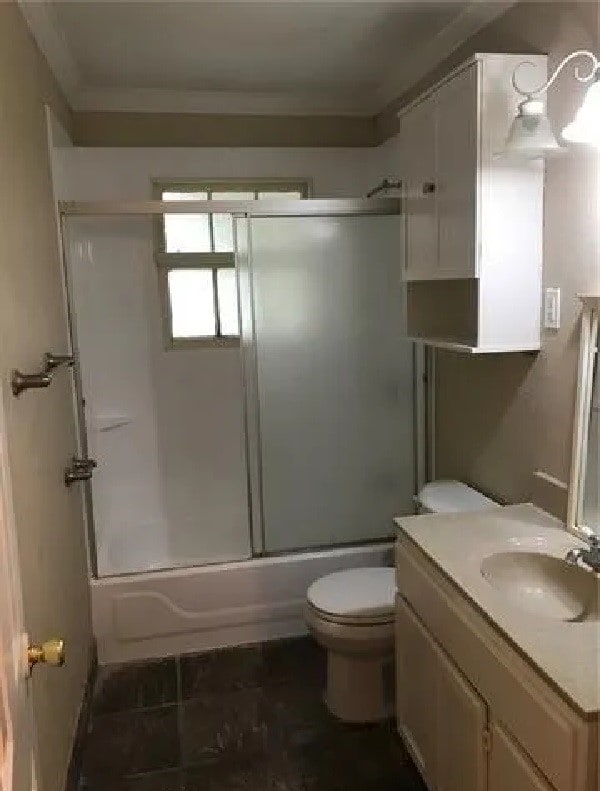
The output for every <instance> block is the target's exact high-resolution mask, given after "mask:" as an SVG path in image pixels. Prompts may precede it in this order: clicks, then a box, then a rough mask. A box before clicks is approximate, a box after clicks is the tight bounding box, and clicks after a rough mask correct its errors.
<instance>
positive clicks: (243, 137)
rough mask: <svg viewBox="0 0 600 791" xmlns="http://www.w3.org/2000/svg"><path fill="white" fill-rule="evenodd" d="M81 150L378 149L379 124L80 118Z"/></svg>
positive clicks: (340, 119) (77, 139)
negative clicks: (188, 148)
mask: <svg viewBox="0 0 600 791" xmlns="http://www.w3.org/2000/svg"><path fill="white" fill-rule="evenodd" d="M73 132H74V135H73V141H74V143H75V145H78V146H106V147H108V146H136V147H142V146H204V147H209V146H220V147H222V146H228V147H229V146H235V147H247V146H285V147H292V146H311V147H317V146H337V147H341V146H344V147H348V146H349V147H356V146H372V145H375V137H376V134H375V119H374V118H367V117H352V116H351V117H344V116H268V115H202V114H199V113H125V112H119V113H116V112H114V113H112V112H111V113H92V112H87V113H76V114H75V116H74V129H73Z"/></svg>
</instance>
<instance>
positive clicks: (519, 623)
mask: <svg viewBox="0 0 600 791" xmlns="http://www.w3.org/2000/svg"><path fill="white" fill-rule="evenodd" d="M395 522H396V524H397V526H398V527H399V529H400V530H402V531H403V532H404V534H405V535H406V536H408V537H409V538H410V539H411V540H412V541H413V542H414V544H415V545H416V546H417V547H419V548H420V549H421V550H422V551H423V552H424V553H425V555H426V556H427V557H428V558H430V560H432V561H433V563H434V564H435V565H436V566H438V567H439V569H440V570H441V571H442V572H443V573H444V574H445V576H446V577H447V578H448V579H449V580H450V581H451V582H453V583H454V584H455V585H456V586H457V587H458V588H459V589H460V591H461V592H462V593H463V594H464V595H465V596H467V597H468V598H469V599H470V600H471V602H472V603H473V604H474V605H475V606H476V607H477V608H478V609H479V610H481V612H482V613H483V614H484V615H485V616H486V617H487V618H488V620H489V621H491V622H492V623H493V624H494V625H495V626H496V627H497V628H498V630H499V631H501V632H502V633H503V634H504V636H505V637H507V638H508V640H509V641H510V642H511V643H513V644H514V645H515V647H516V648H517V649H518V650H519V652H520V653H521V654H522V655H523V656H524V657H525V658H526V659H527V660H528V661H529V662H530V663H531V665H532V666H534V667H535V668H536V669H537V670H538V671H540V672H541V674H542V675H543V676H544V677H546V679H547V680H548V681H550V683H551V684H552V685H553V686H554V687H556V688H557V690H558V691H559V692H561V694H562V695H563V697H564V698H566V699H567V700H568V701H569V702H570V703H571V704H572V705H574V706H575V707H576V708H577V709H578V710H579V711H580V712H582V713H584V714H586V715H587V716H589V715H592V714H595V713H598V712H599V711H600V622H598V621H584V622H569V621H559V620H553V619H552V618H546V617H542V616H539V615H535V614H531V613H528V612H526V611H524V610H521V609H520V608H519V607H518V606H516V605H514V604H510V603H507V598H506V594H505V593H503V592H501V591H499V590H497V589H496V588H494V587H493V586H492V585H491V584H490V583H489V582H488V581H487V580H486V579H485V578H484V577H483V576H482V574H481V563H482V561H483V560H484V558H486V557H489V556H490V555H492V554H494V553H496V552H505V551H511V550H514V551H529V552H531V551H534V552H541V553H544V554H547V555H553V556H555V557H559V558H564V557H565V554H566V553H567V551H568V550H569V549H570V548H572V547H577V546H583V543H582V542H581V541H578V540H577V538H575V537H574V536H572V535H570V534H569V533H567V532H566V530H565V529H564V527H563V525H562V523H561V522H559V521H558V520H556V519H554V518H553V517H551V516H549V515H548V514H546V513H545V512H544V511H541V510H540V509H539V508H536V507H535V506H533V505H529V504H524V505H511V506H506V507H505V508H494V509H490V510H488V511H478V512H473V513H469V514H437V515H422V516H411V517H398V518H397V519H396V520H395ZM586 573H587V572H586ZM589 573H591V572H589Z"/></svg>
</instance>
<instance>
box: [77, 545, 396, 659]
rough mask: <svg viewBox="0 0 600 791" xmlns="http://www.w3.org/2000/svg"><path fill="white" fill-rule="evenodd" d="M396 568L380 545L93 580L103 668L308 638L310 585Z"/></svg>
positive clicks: (389, 552)
mask: <svg viewBox="0 0 600 791" xmlns="http://www.w3.org/2000/svg"><path fill="white" fill-rule="evenodd" d="M391 563H392V548H391V544H375V545H371V546H361V547H351V548H344V549H337V550H328V551H322V552H302V553H295V554H289V555H282V556H278V557H270V558H259V559H256V560H246V561H242V562H236V563H218V564H215V565H212V566H204V567H197V568H189V569H179V570H176V571H159V572H152V573H149V574H130V575H126V576H122V577H112V578H106V579H101V580H92V582H91V590H92V615H93V621H94V634H95V636H96V639H97V641H98V658H99V662H100V664H108V663H110V662H124V661H128V660H137V659H146V658H150V657H160V656H168V655H174V654H182V653H190V652H196V651H205V650H208V649H211V648H218V647H221V646H226V645H237V644H242V643H252V642H257V641H261V640H270V639H275V638H278V637H286V636H290V635H296V634H304V633H305V632H306V626H305V624H304V620H303V607H304V603H305V600H306V591H307V589H308V587H309V586H310V585H311V583H313V582H314V581H315V580H316V579H318V578H319V577H322V576H323V575H325V574H330V573H331V572H334V571H340V570H342V569H346V568H358V567H363V566H378V565H390V564H391Z"/></svg>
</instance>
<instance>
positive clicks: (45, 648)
mask: <svg viewBox="0 0 600 791" xmlns="http://www.w3.org/2000/svg"><path fill="white" fill-rule="evenodd" d="M27 661H28V663H29V669H30V670H32V669H33V668H34V667H35V665H39V664H40V663H43V664H45V665H52V667H62V665H64V663H65V641H64V640H57V639H55V640H47V641H46V642H45V643H42V645H31V646H29V648H28V649H27Z"/></svg>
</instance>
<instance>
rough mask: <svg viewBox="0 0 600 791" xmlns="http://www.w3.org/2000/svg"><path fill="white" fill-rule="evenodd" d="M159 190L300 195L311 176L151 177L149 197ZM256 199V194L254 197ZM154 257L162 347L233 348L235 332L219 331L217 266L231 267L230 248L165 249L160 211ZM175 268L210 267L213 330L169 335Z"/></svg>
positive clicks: (158, 197)
mask: <svg viewBox="0 0 600 791" xmlns="http://www.w3.org/2000/svg"><path fill="white" fill-rule="evenodd" d="M163 192H206V193H207V196H208V198H207V200H211V196H212V193H213V192H253V193H254V194H255V196H257V195H258V193H259V192H299V193H300V195H301V198H302V199H303V200H304V199H307V198H310V197H311V195H312V180H311V179H307V178H281V179H271V178H256V179H253V178H246V179H198V180H195V179H190V178H185V179H179V178H170V179H162V178H161V179H152V197H153V198H154V199H155V200H162V194H163ZM254 200H257V197H255V198H254ZM209 230H210V237H211V244H213V243H214V238H213V237H214V235H213V226H212V222H210V220H209ZM153 243H154V259H155V262H156V268H157V272H158V289H159V298H160V308H161V320H162V328H163V339H164V347H165V349H167V350H170V349H191V348H194V349H199V348H204V349H206V348H209V349H210V348H217V349H219V348H237V347H239V345H240V337H239V335H222V334H221V333H220V315H219V304H218V302H219V296H218V286H217V278H218V270H219V269H229V268H231V269H235V253H234V252H231V253H229V252H209V253H167V252H166V239H165V224H164V218H163V215H157V216H155V217H154V219H153ZM175 269H210V270H212V276H213V299H214V306H215V323H216V328H215V329H216V334H215V335H213V336H210V337H208V336H206V337H204V336H199V337H190V338H174V337H173V316H172V312H171V299H170V297H169V282H168V279H169V272H170V271H172V270H175Z"/></svg>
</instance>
